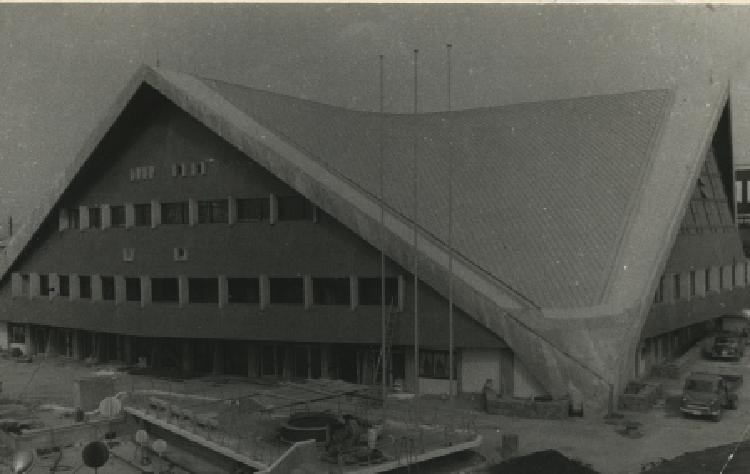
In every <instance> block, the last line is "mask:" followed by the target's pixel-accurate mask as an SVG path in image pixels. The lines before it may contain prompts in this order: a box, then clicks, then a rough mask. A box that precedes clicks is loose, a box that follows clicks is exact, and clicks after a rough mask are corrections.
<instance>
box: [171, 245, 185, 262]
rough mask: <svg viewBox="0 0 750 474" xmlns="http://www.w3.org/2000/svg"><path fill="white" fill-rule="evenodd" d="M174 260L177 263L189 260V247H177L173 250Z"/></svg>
mask: <svg viewBox="0 0 750 474" xmlns="http://www.w3.org/2000/svg"><path fill="white" fill-rule="evenodd" d="M172 258H174V260H175V261H176V262H184V261H186V260H187V259H188V249H187V247H175V248H173V249H172Z"/></svg>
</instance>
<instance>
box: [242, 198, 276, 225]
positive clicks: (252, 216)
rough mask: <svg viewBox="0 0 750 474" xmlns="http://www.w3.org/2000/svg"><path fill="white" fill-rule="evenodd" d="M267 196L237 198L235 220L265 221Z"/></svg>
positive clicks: (267, 204)
mask: <svg viewBox="0 0 750 474" xmlns="http://www.w3.org/2000/svg"><path fill="white" fill-rule="evenodd" d="M268 209H269V202H268V198H252V199H237V222H251V221H267V220H268V214H269V212H268Z"/></svg>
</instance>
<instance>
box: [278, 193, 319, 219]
mask: <svg viewBox="0 0 750 474" xmlns="http://www.w3.org/2000/svg"><path fill="white" fill-rule="evenodd" d="M277 199H278V205H279V220H280V221H302V220H312V204H310V202H308V201H307V199H305V198H304V197H302V196H279V197H278V198H277Z"/></svg>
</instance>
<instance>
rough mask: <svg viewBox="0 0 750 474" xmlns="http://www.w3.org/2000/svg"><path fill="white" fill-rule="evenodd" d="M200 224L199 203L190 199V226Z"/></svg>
mask: <svg viewBox="0 0 750 474" xmlns="http://www.w3.org/2000/svg"><path fill="white" fill-rule="evenodd" d="M197 223H198V201H196V200H195V199H193V198H190V199H188V224H190V225H191V226H194V225H195V224H197Z"/></svg>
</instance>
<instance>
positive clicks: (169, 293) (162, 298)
mask: <svg viewBox="0 0 750 474" xmlns="http://www.w3.org/2000/svg"><path fill="white" fill-rule="evenodd" d="M179 300H180V287H179V284H178V283H177V278H152V279H151V301H153V302H155V303H162V302H177V301H179Z"/></svg>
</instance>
